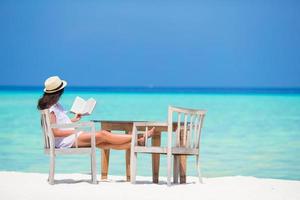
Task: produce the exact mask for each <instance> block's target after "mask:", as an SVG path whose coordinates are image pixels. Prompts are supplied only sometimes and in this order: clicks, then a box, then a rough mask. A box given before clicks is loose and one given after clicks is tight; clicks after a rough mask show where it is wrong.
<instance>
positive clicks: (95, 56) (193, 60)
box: [0, 0, 300, 87]
mask: <svg viewBox="0 0 300 200" xmlns="http://www.w3.org/2000/svg"><path fill="white" fill-rule="evenodd" d="M299 10H300V3H299V1H296V0H294V1H292V0H281V1H276V0H272V1H271V0H269V1H246V0H244V1H242V0H240V1H239V0H228V1H223V0H222V1H221V0H207V1H201V0H199V1H189V0H187V1H179V0H173V1H141V0H136V1H130V0H129V1H123V0H118V1H117V0H110V1H95V0H93V1H89V0H88V1H86V0H85V1H83V0H82V1H79V0H76V1H8V0H7V1H3V0H1V1H0V28H1V31H0V74H1V79H0V85H29V86H32V85H36V86H41V85H43V82H44V80H45V79H46V78H47V77H48V76H51V75H59V76H61V78H63V79H66V80H67V81H68V82H69V85H71V86H190V87H191V86H192V87H300V12H299Z"/></svg>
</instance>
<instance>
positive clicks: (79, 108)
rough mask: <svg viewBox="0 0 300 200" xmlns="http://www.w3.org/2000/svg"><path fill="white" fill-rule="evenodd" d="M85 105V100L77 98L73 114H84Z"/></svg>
mask: <svg viewBox="0 0 300 200" xmlns="http://www.w3.org/2000/svg"><path fill="white" fill-rule="evenodd" d="M85 104H86V102H85V100H84V99H82V98H80V97H78V96H77V97H76V98H75V100H74V103H73V105H72V108H71V112H73V113H76V114H82V113H83V111H84V108H85Z"/></svg>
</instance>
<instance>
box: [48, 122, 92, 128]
mask: <svg viewBox="0 0 300 200" xmlns="http://www.w3.org/2000/svg"><path fill="white" fill-rule="evenodd" d="M50 127H51V128H80V127H91V128H93V127H94V123H93V122H75V123H66V124H51V126H50Z"/></svg>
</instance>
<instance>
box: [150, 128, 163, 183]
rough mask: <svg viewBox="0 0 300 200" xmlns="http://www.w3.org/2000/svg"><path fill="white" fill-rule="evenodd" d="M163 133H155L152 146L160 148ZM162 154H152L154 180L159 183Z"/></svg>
mask: <svg viewBox="0 0 300 200" xmlns="http://www.w3.org/2000/svg"><path fill="white" fill-rule="evenodd" d="M160 139H161V132H155V133H154V136H153V137H152V146H160ZM159 161H160V154H152V180H153V183H158V181H159V180H158V179H159Z"/></svg>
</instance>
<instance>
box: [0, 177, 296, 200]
mask: <svg viewBox="0 0 300 200" xmlns="http://www.w3.org/2000/svg"><path fill="white" fill-rule="evenodd" d="M98 178H99V177H98ZM46 179H47V174H38V173H21V172H0V199H1V200H12V199H16V200H29V199H35V200H47V199H49V200H50V199H51V200H54V199H70V200H77V199H80V200H90V199H98V200H117V199H151V200H160V199H173V200H174V199H180V200H183V199H209V200H212V199H219V200H220V199H229V200H234V199H238V200H246V199H255V200H259V199H263V200H276V199H288V200H293V199H295V200H299V199H300V181H288V180H277V179H260V178H254V177H242V176H236V177H221V178H204V184H198V182H197V179H196V178H195V177H188V178H187V181H188V183H187V184H184V185H173V186H171V187H168V186H167V185H166V184H165V182H164V180H166V179H165V178H161V179H162V181H161V182H160V184H152V183H151V177H137V184H135V185H133V184H130V183H128V182H125V181H124V179H125V178H124V177H117V176H110V181H109V182H99V183H98V184H97V185H92V184H90V176H89V175H87V174H57V175H56V185H54V186H52V185H49V184H48V183H47V181H46Z"/></svg>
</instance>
